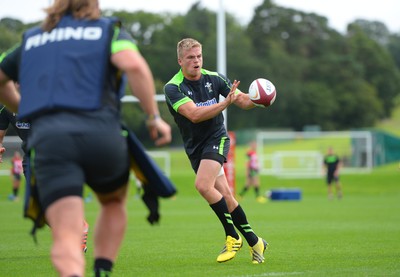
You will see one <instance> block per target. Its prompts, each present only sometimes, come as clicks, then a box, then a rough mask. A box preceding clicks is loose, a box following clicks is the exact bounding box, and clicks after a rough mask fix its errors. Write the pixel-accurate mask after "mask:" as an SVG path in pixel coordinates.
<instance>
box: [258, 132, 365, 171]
mask: <svg viewBox="0 0 400 277" xmlns="http://www.w3.org/2000/svg"><path fill="white" fill-rule="evenodd" d="M372 143H373V141H372V134H371V132H369V131H351V132H350V131H342V132H272V131H271V132H265V131H262V132H258V133H257V152H258V155H259V161H260V173H261V174H264V175H275V176H279V177H288V178H290V177H292V178H300V177H321V176H322V175H323V157H324V155H325V153H326V151H327V149H328V148H329V147H332V148H333V150H334V152H335V153H336V154H337V155H339V158H340V159H341V161H342V164H343V170H342V172H343V173H368V172H370V171H371V169H372V168H373V145H372Z"/></svg>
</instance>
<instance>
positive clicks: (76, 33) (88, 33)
mask: <svg viewBox="0 0 400 277" xmlns="http://www.w3.org/2000/svg"><path fill="white" fill-rule="evenodd" d="M102 34H103V30H102V29H101V28H100V27H86V28H84V27H77V28H75V29H74V28H72V27H66V28H56V29H54V30H52V31H51V32H50V33H48V32H46V33H42V34H37V35H35V36H32V37H30V38H28V39H27V41H26V43H25V51H28V50H30V49H32V48H36V47H40V46H42V45H45V44H47V43H51V42H59V41H66V40H99V39H100V38H101V36H102Z"/></svg>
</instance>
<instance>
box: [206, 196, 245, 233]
mask: <svg viewBox="0 0 400 277" xmlns="http://www.w3.org/2000/svg"><path fill="white" fill-rule="evenodd" d="M210 207H211V208H212V209H213V210H214V212H215V214H216V215H217V216H218V218H219V221H221V223H222V226H224V229H225V235H226V236H231V237H234V238H235V239H238V238H239V235H238V233H236V230H235V226H234V225H233V221H232V216H231V215H230V213H229V211H228V206H227V205H226V202H225V198H223V197H222V198H221V200H219V201H218V202H217V203H214V204H211V205H210Z"/></svg>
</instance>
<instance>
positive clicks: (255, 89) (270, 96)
mask: <svg viewBox="0 0 400 277" xmlns="http://www.w3.org/2000/svg"><path fill="white" fill-rule="evenodd" d="M249 96H250V100H251V101H252V102H253V103H254V104H255V105H256V106H258V107H262V108H266V107H268V106H271V105H272V104H273V103H274V102H275V99H276V89H275V86H274V84H273V83H272V82H271V81H269V80H267V79H264V78H258V79H255V80H254V81H253V82H252V83H251V84H250V87H249Z"/></svg>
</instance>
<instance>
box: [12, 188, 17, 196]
mask: <svg viewBox="0 0 400 277" xmlns="http://www.w3.org/2000/svg"><path fill="white" fill-rule="evenodd" d="M13 194H14V196H15V197H17V196H18V188H13Z"/></svg>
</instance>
